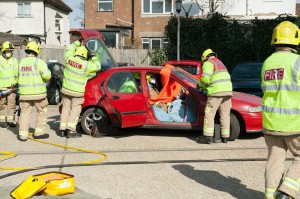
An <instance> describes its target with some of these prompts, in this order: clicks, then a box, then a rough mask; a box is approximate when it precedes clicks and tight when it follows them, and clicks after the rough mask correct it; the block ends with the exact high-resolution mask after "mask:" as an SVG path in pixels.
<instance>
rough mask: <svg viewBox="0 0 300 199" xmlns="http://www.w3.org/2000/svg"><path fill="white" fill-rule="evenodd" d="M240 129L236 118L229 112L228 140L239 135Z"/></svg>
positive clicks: (232, 139)
mask: <svg viewBox="0 0 300 199" xmlns="http://www.w3.org/2000/svg"><path fill="white" fill-rule="evenodd" d="M240 131H241V125H240V122H239V120H238V118H237V117H236V116H235V115H234V114H233V113H230V136H229V138H228V140H230V141H234V140H235V139H236V138H238V137H239V135H240Z"/></svg>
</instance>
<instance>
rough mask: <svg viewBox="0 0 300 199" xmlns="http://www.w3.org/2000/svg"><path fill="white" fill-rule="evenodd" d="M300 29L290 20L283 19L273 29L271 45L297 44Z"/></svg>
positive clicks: (299, 38)
mask: <svg viewBox="0 0 300 199" xmlns="http://www.w3.org/2000/svg"><path fill="white" fill-rule="evenodd" d="M299 42H300V31H299V28H298V27H297V26H296V25H295V24H293V23H292V22H290V21H283V22H281V23H280V24H278V25H277V26H276V27H275V28H274V29H273V35H272V41H271V44H272V45H276V44H288V45H295V46H297V45H299Z"/></svg>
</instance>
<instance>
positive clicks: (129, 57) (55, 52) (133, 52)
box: [14, 46, 151, 66]
mask: <svg viewBox="0 0 300 199" xmlns="http://www.w3.org/2000/svg"><path fill="white" fill-rule="evenodd" d="M109 51H110V53H111V54H112V56H113V57H114V59H115V61H116V62H127V63H132V64H134V65H135V66H149V65H150V61H151V60H150V56H149V53H148V50H145V49H114V48H109ZM14 56H15V57H16V58H17V59H18V60H21V59H22V58H23V57H25V52H24V50H20V49H16V50H15V51H14ZM38 57H39V58H40V59H43V60H45V61H49V60H57V61H58V62H60V63H64V62H65V61H64V49H63V48H49V47H42V46H41V53H40V54H39V56H38Z"/></svg>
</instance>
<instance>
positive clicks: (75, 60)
mask: <svg viewBox="0 0 300 199" xmlns="http://www.w3.org/2000/svg"><path fill="white" fill-rule="evenodd" d="M78 46H80V43H79V42H78V41H76V42H74V43H72V44H70V45H69V46H68V47H67V48H66V51H65V60H66V67H65V69H64V78H63V85H62V90H61V92H62V93H64V94H66V95H69V96H73V97H82V96H83V95H84V92H85V86H86V82H87V80H88V79H90V78H92V77H94V76H95V75H96V72H97V71H100V70H101V64H100V61H99V60H98V58H97V57H96V56H94V57H92V58H91V59H90V60H88V61H86V60H83V59H82V58H80V57H79V56H74V53H75V50H76V48H77V47H78Z"/></svg>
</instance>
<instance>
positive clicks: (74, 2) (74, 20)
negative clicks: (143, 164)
mask: <svg viewBox="0 0 300 199" xmlns="http://www.w3.org/2000/svg"><path fill="white" fill-rule="evenodd" d="M63 1H64V2H65V3H66V4H67V5H68V6H69V7H70V8H72V10H73V12H71V13H70V28H80V27H81V26H80V22H81V19H79V18H83V13H82V12H81V11H80V9H79V8H78V6H79V4H80V2H83V1H84V0H63ZM299 1H300V0H299Z"/></svg>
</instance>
